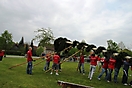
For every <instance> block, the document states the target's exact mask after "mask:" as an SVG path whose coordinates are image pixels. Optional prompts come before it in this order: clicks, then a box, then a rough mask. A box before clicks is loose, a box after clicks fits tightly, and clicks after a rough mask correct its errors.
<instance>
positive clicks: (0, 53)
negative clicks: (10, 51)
mask: <svg viewBox="0 0 132 88" xmlns="http://www.w3.org/2000/svg"><path fill="white" fill-rule="evenodd" d="M4 52H5V50H1V51H0V61H2V59H3V56H4Z"/></svg>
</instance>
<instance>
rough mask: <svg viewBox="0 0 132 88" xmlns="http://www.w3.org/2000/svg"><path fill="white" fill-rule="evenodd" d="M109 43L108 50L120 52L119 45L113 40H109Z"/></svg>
mask: <svg viewBox="0 0 132 88" xmlns="http://www.w3.org/2000/svg"><path fill="white" fill-rule="evenodd" d="M107 43H108V47H107V49H108V50H115V51H118V50H119V46H118V44H117V43H116V42H113V40H108V41H107Z"/></svg>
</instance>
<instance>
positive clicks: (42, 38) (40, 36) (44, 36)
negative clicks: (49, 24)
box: [34, 28, 54, 47]
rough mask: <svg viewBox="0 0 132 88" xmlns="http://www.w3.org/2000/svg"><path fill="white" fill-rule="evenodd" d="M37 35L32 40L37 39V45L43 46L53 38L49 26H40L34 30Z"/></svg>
mask: <svg viewBox="0 0 132 88" xmlns="http://www.w3.org/2000/svg"><path fill="white" fill-rule="evenodd" d="M35 32H36V33H37V35H36V36H35V38H34V40H38V41H39V46H43V47H44V46H45V45H47V44H51V42H52V41H53V40H54V36H53V32H52V31H51V29H50V28H40V29H38V30H37V31H35Z"/></svg>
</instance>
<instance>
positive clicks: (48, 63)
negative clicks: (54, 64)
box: [44, 61, 50, 71]
mask: <svg viewBox="0 0 132 88" xmlns="http://www.w3.org/2000/svg"><path fill="white" fill-rule="evenodd" d="M49 65H50V61H46V64H45V66H44V70H45V71H46V70H48V69H49Z"/></svg>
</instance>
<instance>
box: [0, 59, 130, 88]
mask: <svg viewBox="0 0 132 88" xmlns="http://www.w3.org/2000/svg"><path fill="white" fill-rule="evenodd" d="M39 61H41V60H37V61H36V62H34V63H33V64H35V63H38V62H39ZM23 62H26V59H25V58H4V59H3V61H2V62H0V88H61V87H60V86H58V84H57V80H62V81H67V82H72V83H77V84H81V85H86V86H92V87H95V88H130V86H124V85H122V84H121V76H122V70H121V71H120V74H119V78H118V80H119V83H117V84H115V83H114V82H111V83H107V82H106V81H105V80H104V76H103V77H102V80H101V81H98V80H97V76H98V75H99V72H97V69H96V72H95V74H94V76H93V79H92V81H90V80H89V79H88V78H87V76H88V71H89V63H85V70H86V74H85V75H82V74H80V73H79V72H77V71H76V67H77V62H64V63H63V64H62V72H60V73H59V74H60V75H59V76H56V75H55V74H53V75H50V72H47V73H45V72H44V71H42V69H43V66H44V64H45V62H43V63H41V64H39V65H36V66H34V67H33V75H32V76H30V75H27V74H26V64H24V65H22V66H18V67H15V68H12V69H9V67H11V66H13V65H16V64H20V63H23ZM51 65H52V63H51ZM129 73H130V74H132V72H131V71H129ZM129 79H131V77H129ZM129 81H130V80H129Z"/></svg>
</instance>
